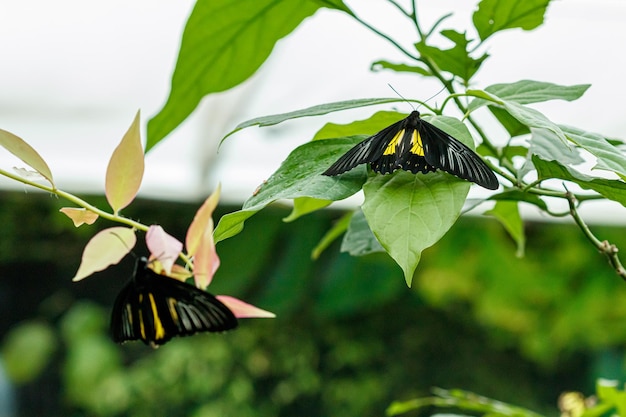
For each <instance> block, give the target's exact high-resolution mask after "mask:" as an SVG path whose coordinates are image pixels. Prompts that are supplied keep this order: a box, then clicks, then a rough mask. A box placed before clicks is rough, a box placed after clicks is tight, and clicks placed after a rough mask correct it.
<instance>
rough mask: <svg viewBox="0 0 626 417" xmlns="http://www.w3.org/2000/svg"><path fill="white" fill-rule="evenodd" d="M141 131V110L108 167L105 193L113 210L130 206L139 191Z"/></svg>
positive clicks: (141, 155)
mask: <svg viewBox="0 0 626 417" xmlns="http://www.w3.org/2000/svg"><path fill="white" fill-rule="evenodd" d="M143 159H144V155H143V148H142V147H141V135H140V133H139V112H137V115H136V116H135V120H133V123H132V124H131V125H130V128H128V131H127V132H126V134H125V135H124V137H123V138H122V141H121V142H120V144H119V145H117V148H115V150H114V151H113V155H111V159H110V160H109V166H108V167H107V173H106V183H105V193H106V197H107V201H108V202H109V204H110V205H111V208H112V209H113V212H114V213H115V214H117V213H118V212H119V211H120V210H121V209H123V208H124V207H126V206H128V205H129V204H130V203H131V202H132V201H133V199H134V198H135V196H136V195H137V192H138V191H139V186H140V185H141V179H142V178H143V168H144V161H143Z"/></svg>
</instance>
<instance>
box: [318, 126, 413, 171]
mask: <svg viewBox="0 0 626 417" xmlns="http://www.w3.org/2000/svg"><path fill="white" fill-rule="evenodd" d="M405 121H406V119H403V120H400V121H399V122H396V123H394V124H392V125H391V126H388V127H386V128H384V129H383V130H381V131H380V132H378V133H376V134H375V135H373V136H370V137H369V138H367V139H365V140H364V141H362V142H359V143H357V144H356V145H355V146H354V147H353V148H352V149H350V150H349V151H348V152H346V153H345V154H344V155H343V156H342V157H341V158H339V159H338V160H337V162H335V163H334V164H332V165H331V166H330V167H329V168H328V169H327V170H326V171H324V172H323V173H322V175H327V176H330V177H332V176H335V175H339V174H343V173H344V172H346V171H349V170H351V169H352V168H354V167H356V166H357V165H360V164H365V163H370V164H371V166H372V169H373V170H374V171H376V172H380V173H382V174H385V173H388V172H392V171H393V170H394V169H397V168H399V167H398V166H396V162H397V161H396V159H397V158H396V155H395V152H394V153H392V154H391V155H383V154H384V153H385V150H386V149H388V147H389V145H390V144H391V142H392V141H393V139H394V138H395V137H396V135H397V134H398V133H399V132H400V131H403V130H404V125H405Z"/></svg>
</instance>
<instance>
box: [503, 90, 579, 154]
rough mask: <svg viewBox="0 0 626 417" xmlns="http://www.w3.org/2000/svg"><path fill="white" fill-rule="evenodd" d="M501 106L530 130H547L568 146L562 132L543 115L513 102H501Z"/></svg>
mask: <svg viewBox="0 0 626 417" xmlns="http://www.w3.org/2000/svg"><path fill="white" fill-rule="evenodd" d="M503 106H504V108H505V109H506V110H507V111H508V112H509V113H510V114H511V116H513V117H514V118H515V119H517V120H518V121H519V122H520V123H522V124H524V125H526V126H528V127H530V128H533V127H534V128H538V129H547V130H549V131H551V132H552V133H554V134H555V135H556V137H557V138H558V139H559V140H560V141H561V142H563V144H566V145H567V144H568V142H567V138H566V137H565V134H564V133H563V131H561V128H560V127H558V126H557V125H556V124H555V123H553V122H552V121H550V120H549V119H548V118H547V117H546V116H544V115H543V113H540V112H538V111H537V110H535V109H532V108H530V107H526V106H523V105H521V104H519V103H516V102H513V101H505V100H503Z"/></svg>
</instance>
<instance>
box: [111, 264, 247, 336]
mask: <svg viewBox="0 0 626 417" xmlns="http://www.w3.org/2000/svg"><path fill="white" fill-rule="evenodd" d="M235 327H237V318H236V317H235V315H234V314H233V312H232V311H230V309H229V308H228V307H226V306H225V305H224V304H222V302H221V301H219V300H218V299H217V298H215V297H214V296H213V295H211V294H209V293H208V292H206V291H202V290H201V289H199V288H196V287H194V286H193V285H189V284H186V283H184V282H181V281H178V280H176V279H173V278H169V277H166V276H163V275H160V274H157V273H156V272H154V271H153V270H151V269H150V268H148V260H147V259H146V258H140V259H138V260H137V263H136V265H135V272H134V274H133V277H132V278H131V280H130V281H129V282H128V283H127V284H126V286H124V288H122V290H121V291H120V293H119V294H118V296H117V298H116V299H115V304H114V305H113V311H112V313H111V337H112V338H113V341H115V342H117V343H123V342H126V341H128V340H141V341H143V342H144V343H145V344H146V345H150V346H152V347H158V346H159V345H162V344H164V343H166V342H167V341H168V340H170V339H171V338H172V337H174V336H188V335H192V334H194V333H198V332H221V331H225V330H230V329H234V328H235Z"/></svg>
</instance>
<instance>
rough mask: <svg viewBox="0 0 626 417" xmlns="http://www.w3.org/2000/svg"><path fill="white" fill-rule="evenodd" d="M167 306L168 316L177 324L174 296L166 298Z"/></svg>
mask: <svg viewBox="0 0 626 417" xmlns="http://www.w3.org/2000/svg"><path fill="white" fill-rule="evenodd" d="M167 306H168V307H169V309H170V316H171V317H172V320H174V323H176V324H178V313H177V312H176V300H175V299H174V298H168V299H167Z"/></svg>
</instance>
